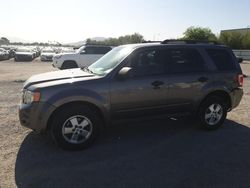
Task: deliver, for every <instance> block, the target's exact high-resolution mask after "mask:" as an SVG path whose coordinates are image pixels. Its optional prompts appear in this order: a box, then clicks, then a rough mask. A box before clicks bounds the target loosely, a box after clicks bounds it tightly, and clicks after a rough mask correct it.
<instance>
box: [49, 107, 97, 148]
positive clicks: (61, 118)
mask: <svg viewBox="0 0 250 188" xmlns="http://www.w3.org/2000/svg"><path fill="white" fill-rule="evenodd" d="M75 115H82V116H85V117H86V118H88V119H89V120H90V121H91V123H92V134H91V135H90V137H89V138H88V139H87V140H86V141H84V142H83V143H80V144H72V143H69V142H67V141H66V140H65V139H64V137H63V135H62V126H63V124H64V123H65V121H66V120H67V119H68V118H70V117H72V116H75ZM100 125H101V121H100V118H99V116H98V115H97V113H95V111H94V110H92V109H91V108H88V107H86V106H82V105H74V106H67V107H66V108H64V109H62V110H60V111H59V112H58V113H57V114H56V115H55V117H54V119H53V121H52V127H51V133H52V137H53V138H54V140H55V142H56V144H57V145H58V146H59V147H61V148H62V149H65V150H81V149H84V148H87V147H89V146H90V145H91V144H92V142H93V141H94V140H95V139H96V137H97V136H98V134H99V131H100Z"/></svg>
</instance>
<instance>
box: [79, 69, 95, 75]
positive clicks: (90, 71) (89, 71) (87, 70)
mask: <svg viewBox="0 0 250 188" xmlns="http://www.w3.org/2000/svg"><path fill="white" fill-rule="evenodd" d="M82 70H84V71H85V72H88V73H91V74H95V73H94V72H93V71H92V70H90V69H89V68H88V67H83V68H82Z"/></svg>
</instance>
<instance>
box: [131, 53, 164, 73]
mask: <svg viewBox="0 0 250 188" xmlns="http://www.w3.org/2000/svg"><path fill="white" fill-rule="evenodd" d="M165 56H166V54H165V53H164V51H163V50H146V51H141V52H138V53H136V54H135V56H134V57H133V59H132V64H131V66H132V68H133V73H134V76H144V75H155V74H163V73H164V72H165V63H164V62H165V61H166V58H165Z"/></svg>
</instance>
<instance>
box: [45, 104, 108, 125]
mask: <svg viewBox="0 0 250 188" xmlns="http://www.w3.org/2000/svg"><path fill="white" fill-rule="evenodd" d="M73 105H82V106H85V107H88V108H91V109H92V110H94V111H95V112H96V113H97V114H98V115H99V116H100V118H101V121H102V124H103V127H104V126H105V124H106V123H107V119H106V118H105V115H104V113H103V112H102V110H101V109H100V108H99V107H98V106H97V105H95V104H93V103H90V102H87V101H70V102H66V103H64V104H62V105H60V106H58V107H57V108H56V109H55V110H54V111H53V112H52V113H51V115H50V116H49V119H48V121H47V125H46V130H50V129H51V126H52V121H53V120H54V118H55V116H56V115H57V113H58V112H60V111H61V110H62V109H64V108H67V107H68V106H73Z"/></svg>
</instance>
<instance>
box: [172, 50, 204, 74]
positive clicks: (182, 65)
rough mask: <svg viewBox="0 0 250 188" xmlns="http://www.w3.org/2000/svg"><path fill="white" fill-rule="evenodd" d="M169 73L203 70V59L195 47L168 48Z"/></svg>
mask: <svg viewBox="0 0 250 188" xmlns="http://www.w3.org/2000/svg"><path fill="white" fill-rule="evenodd" d="M168 57H169V59H168V72H169V73H192V72H202V71H204V60H203V58H202V56H201V55H200V53H199V52H198V51H197V50H195V49H173V50H168Z"/></svg>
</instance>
